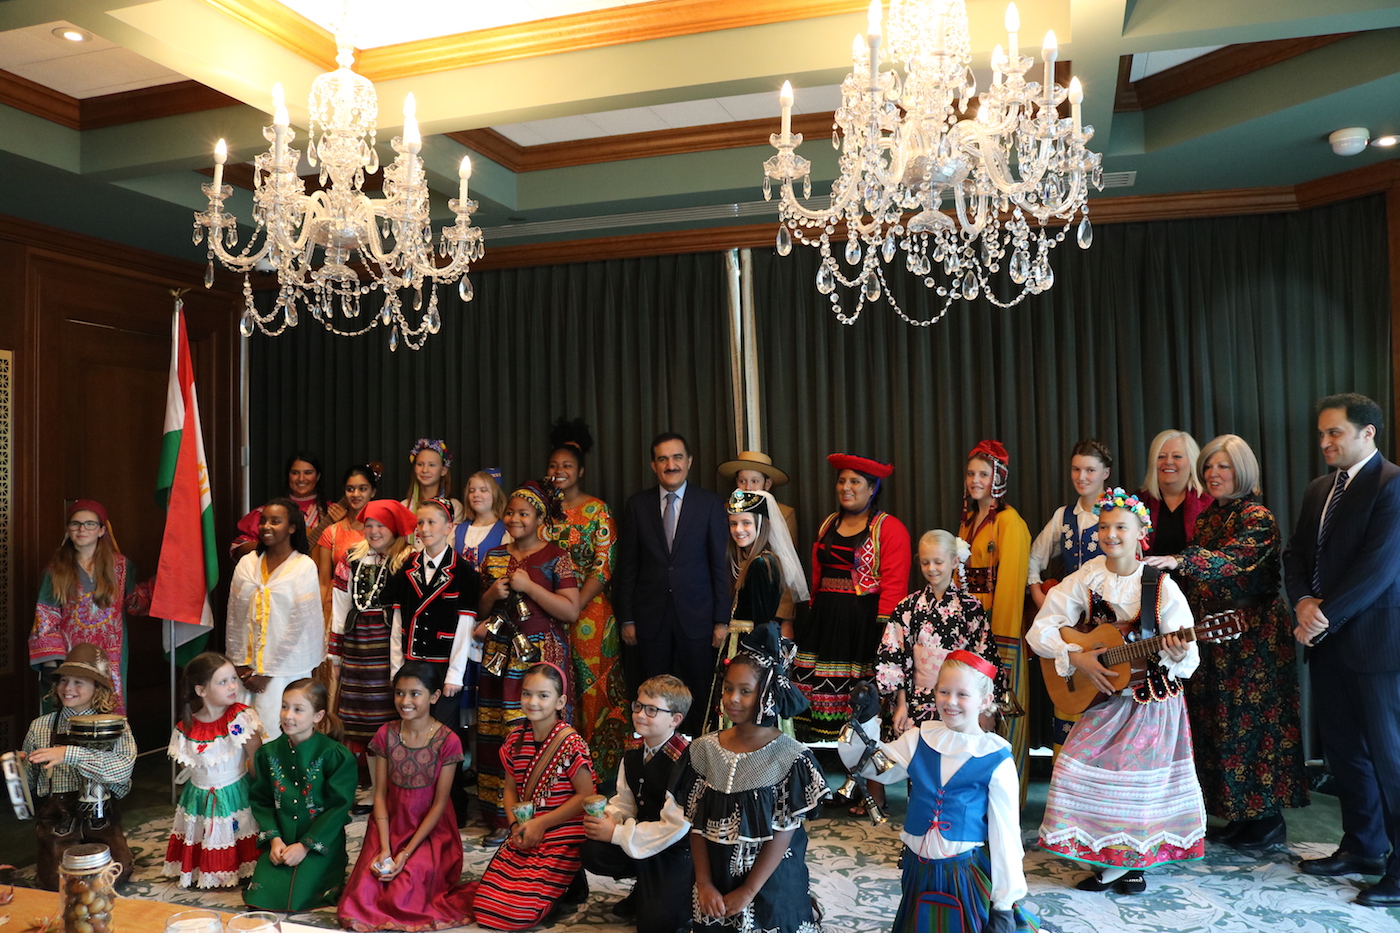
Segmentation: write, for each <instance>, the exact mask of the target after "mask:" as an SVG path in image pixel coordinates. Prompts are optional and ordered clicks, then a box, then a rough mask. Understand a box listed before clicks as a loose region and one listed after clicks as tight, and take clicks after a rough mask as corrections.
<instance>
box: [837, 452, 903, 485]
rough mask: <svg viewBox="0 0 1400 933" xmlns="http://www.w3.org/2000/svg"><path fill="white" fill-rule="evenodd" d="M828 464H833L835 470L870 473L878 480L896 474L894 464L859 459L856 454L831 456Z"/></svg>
mask: <svg viewBox="0 0 1400 933" xmlns="http://www.w3.org/2000/svg"><path fill="white" fill-rule="evenodd" d="M826 462H827V463H829V464H831V466H832V468H833V469H836V470H855V471H856V472H857V473H868V474H870V475H871V476H873V477H875V478H876V479H885V478H886V477H888V476H889V475H890V474H891V473H893V472H894V464H892V463H881V462H880V461H879V460H871V459H870V458H869V457H857V456H856V455H855V454H831V455H830V456H828V457H827V458H826Z"/></svg>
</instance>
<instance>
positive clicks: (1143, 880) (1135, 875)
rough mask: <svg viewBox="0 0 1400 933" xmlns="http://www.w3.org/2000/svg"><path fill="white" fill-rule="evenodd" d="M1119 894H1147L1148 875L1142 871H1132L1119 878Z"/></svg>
mask: <svg viewBox="0 0 1400 933" xmlns="http://www.w3.org/2000/svg"><path fill="white" fill-rule="evenodd" d="M1117 887H1118V893H1119V894H1146V893H1147V877H1146V876H1145V875H1143V873H1142V872H1140V871H1130V872H1128V873H1127V874H1126V875H1124V876H1123V877H1122V878H1119V879H1118V885H1117Z"/></svg>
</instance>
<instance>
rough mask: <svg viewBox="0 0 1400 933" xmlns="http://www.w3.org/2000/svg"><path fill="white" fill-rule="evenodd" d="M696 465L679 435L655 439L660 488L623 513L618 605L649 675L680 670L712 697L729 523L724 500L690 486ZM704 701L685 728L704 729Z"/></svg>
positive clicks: (700, 693)
mask: <svg viewBox="0 0 1400 933" xmlns="http://www.w3.org/2000/svg"><path fill="white" fill-rule="evenodd" d="M693 462H694V458H693V457H692V456H691V454H690V445H688V444H687V443H686V441H685V438H683V437H681V436H680V435H679V434H671V433H666V434H661V435H658V436H657V438H656V440H654V441H652V444H651V469H652V472H654V473H655V474H656V478H657V480H658V481H659V485H658V486H654V487H652V488H651V489H647V490H644V491H642V492H639V493H637V494H636V495H634V496H632V497H631V498H630V499H628V500H627V506H626V508H625V509H624V511H623V513H622V527H621V529H620V530H619V533H618V542H617V548H618V560H617V572H616V574H615V575H614V576H613V607H614V610H615V612H616V613H617V619H618V621H619V622H620V623H621V624H622V640H623V641H624V642H625V643H626V644H628V645H636V646H637V650H638V654H639V655H640V662H641V676H642V677H643V678H650V677H655V676H657V675H658V674H674V675H675V676H677V677H679V678H680V679H681V681H682V682H683V683H684V684H685V685H686V686H687V687H689V688H690V692H691V695H692V696H695V697H707V696H709V695H710V678H711V677H712V676H713V674H714V666H715V665H714V658H715V651H714V649H715V648H716V647H717V646H718V645H719V642H720V639H722V638H723V637H724V631H725V628H726V627H727V626H728V624H729V602H730V601H729V567H728V563H727V559H726V557H725V542H726V541H727V540H728V536H729V526H728V522H727V520H726V518H725V512H724V502H723V500H721V499H720V497H719V496H717V495H715V494H714V493H712V492H710V491H709V490H707V489H701V488H699V487H698V486H691V485H690V483H689V481H688V480H689V476H690V466H691V464H692V463H693ZM704 706H705V704H704V703H695V704H694V705H693V706H691V708H690V712H689V713H688V714H687V716H686V718H685V721H684V722H682V723H681V727H680V731H681V732H683V733H685V734H686V735H692V736H693V735H695V734H696V733H697V730H698V729H699V728H700V724H701V723H702V722H703V721H704V714H705V711H704Z"/></svg>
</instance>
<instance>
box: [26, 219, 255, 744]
mask: <svg viewBox="0 0 1400 933" xmlns="http://www.w3.org/2000/svg"><path fill="white" fill-rule="evenodd" d="M96 257H102V258H96ZM0 269H3V270H12V272H13V274H11V275H5V276H4V277H3V284H0V300H6V301H7V304H8V305H9V306H10V307H12V308H13V307H16V306H18V307H20V308H22V309H23V313H21V314H16V315H8V316H6V315H0V319H3V322H2V323H0V338H3V339H8V340H12V341H14V344H13V345H14V346H16V347H18V348H19V351H20V352H18V353H17V358H16V366H15V368H16V372H17V374H18V376H19V378H18V380H17V382H18V384H17V387H16V389H17V391H16V399H17V403H16V408H17V417H16V419H15V428H16V440H15V450H16V454H17V457H16V461H17V462H16V465H15V466H16V469H15V471H14V473H15V489H16V499H15V501H16V508H15V510H14V518H15V527H16V533H17V536H18V540H19V547H18V548H17V554H16V559H15V561H14V567H13V572H14V580H15V586H14V588H13V590H14V606H15V609H14V614H15V617H16V619H18V620H19V621H20V623H21V625H19V626H18V627H19V628H22V632H17V633H16V634H15V637H14V638H13V639H12V640H11V644H12V646H13V650H15V651H17V652H20V653H21V657H23V658H25V663H24V664H23V667H22V669H21V670H20V671H18V672H17V673H16V674H15V675H14V678H17V680H15V681H14V682H13V686H14V687H15V688H16V690H15V693H13V694H12V695H15V696H20V695H23V696H24V697H25V703H24V705H23V710H24V715H26V716H31V715H33V714H34V712H35V711H36V710H37V691H36V690H35V686H34V678H33V676H32V674H31V673H30V672H29V670H28V665H27V654H26V653H25V652H26V644H25V641H26V637H27V635H28V631H29V627H30V624H31V623H30V620H32V618H33V605H34V600H35V598H36V596H37V592H38V585H39V581H40V578H41V576H42V573H43V568H44V566H45V564H46V563H47V561H48V559H49V557H50V556H51V555H52V553H53V550H54V548H55V547H57V546H58V544H59V543H60V541H61V540H62V534H63V528H62V524H63V518H64V508H65V505H66V503H67V502H68V501H71V500H72V499H73V498H76V497H79V496H83V497H92V498H97V499H99V500H101V501H102V502H103V503H104V505H106V506H107V508H108V510H109V512H110V514H111V517H112V521H113V525H114V532H115V536H116V539H117V542H118V544H119V545H120V547H121V548H122V550H123V552H124V553H126V554H127V555H128V556H129V557H131V559H132V560H133V561H134V562H135V563H136V565H137V570H138V572H139V574H140V575H141V576H142V577H149V576H150V575H151V574H152V573H154V571H155V567H156V559H157V555H158V553H159V548H160V538H161V533H162V530H163V523H164V511H163V509H161V508H159V507H158V506H157V504H156V502H155V482H156V467H157V463H158V460H159V454H160V437H161V433H162V430H163V426H164V412H165V392H166V384H167V381H168V370H169V364H170V321H171V317H170V315H171V311H172V309H173V307H174V296H173V294H172V293H171V289H172V288H174V287H176V286H180V287H187V288H188V287H190V286H199V285H200V280H201V279H202V276H203V270H202V269H201V268H200V267H199V266H198V265H196V264H193V263H184V262H180V261H177V260H172V259H170V258H168V257H163V256H159V255H156V254H153V253H146V252H143V251H140V250H134V249H131V248H129V247H124V246H121V245H119V244H114V243H104V242H103V241H99V240H95V239H93V238H90V237H83V236H79V235H74V234H71V233H68V232H66V231H58V230H54V229H52V228H48V227H44V226H42V225H37V224H30V223H28V222H25V221H19V220H16V219H14V218H0ZM231 285H232V283H229V286H231ZM235 294H236V293H235V291H234V290H233V289H232V287H226V286H225V284H224V283H223V282H220V283H219V286H218V287H217V288H216V289H214V290H213V291H208V292H206V291H205V290H204V289H203V288H202V287H198V288H196V289H195V290H192V291H191V292H190V293H189V294H188V295H187V296H186V315H187V324H188V329H189V333H190V341H191V354H192V356H193V358H194V365H195V370H196V378H197V383H198V389H199V394H200V403H201V405H200V407H201V413H202V416H203V421H204V429H205V445H206V452H207V454H208V456H209V462H210V471H211V482H212V488H213V492H214V505H215V519H216V525H217V526H218V533H219V534H220V535H221V536H223V535H225V534H226V532H227V530H228V529H231V528H232V525H233V522H234V520H235V519H234V518H233V517H231V513H232V511H233V505H232V504H233V503H234V502H235V501H237V500H238V498H239V496H238V490H237V489H236V488H234V486H233V483H234V481H235V479H236V477H237V473H236V471H235V465H236V460H237V448H236V445H235V443H234V440H233V439H234V438H236V436H237V416H238V407H237V405H238V397H237V393H236V389H237V385H236V381H235V366H236V355H237V349H236V339H237V338H236V334H235V328H236V326H237V325H236V322H237V317H236V314H235V313H234V307H233V305H234V298H235ZM221 573H223V574H224V575H225V576H226V571H223V569H222V568H221ZM215 602H216V610H215V611H216V613H218V611H219V609H220V608H221V607H222V601H220V600H219V599H218V597H217V596H216V598H215ZM130 629H131V632H130V635H131V657H130V668H129V671H128V674H129V675H131V674H132V673H134V672H135V671H138V670H141V669H142V668H143V666H144V669H145V670H146V672H147V673H148V676H145V677H132V678H131V679H132V686H133V690H132V691H131V696H130V698H129V704H130V707H131V716H132V725H133V728H134V729H135V730H136V731H137V740H138V744H139V745H141V747H145V748H150V747H152V743H156V744H163V743H164V741H165V739H166V736H167V735H168V729H169V723H168V719H167V710H168V693H167V686H166V684H167V681H166V678H165V677H164V676H163V674H162V675H161V676H149V672H150V671H151V670H152V665H155V666H157V667H158V668H159V669H160V670H161V671H162V672H163V671H164V669H165V661H164V656H163V653H162V650H161V627H160V625H159V624H158V623H156V622H152V621H149V620H146V619H144V618H143V619H135V620H132V622H131V625H130ZM11 679H12V678H10V677H8V676H7V675H4V674H0V687H3V686H5V685H6V680H11Z"/></svg>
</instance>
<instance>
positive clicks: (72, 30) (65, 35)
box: [53, 26, 92, 42]
mask: <svg viewBox="0 0 1400 933" xmlns="http://www.w3.org/2000/svg"><path fill="white" fill-rule="evenodd" d="M53 34H54V35H56V36H58V37H59V38H60V39H67V40H68V41H69V42H87V41H88V40H89V39H91V38H92V33H90V32H87V31H86V30H83V29H79V28H78V27H76V26H59V27H58V28H57V29H55V30H54V31H53Z"/></svg>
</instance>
